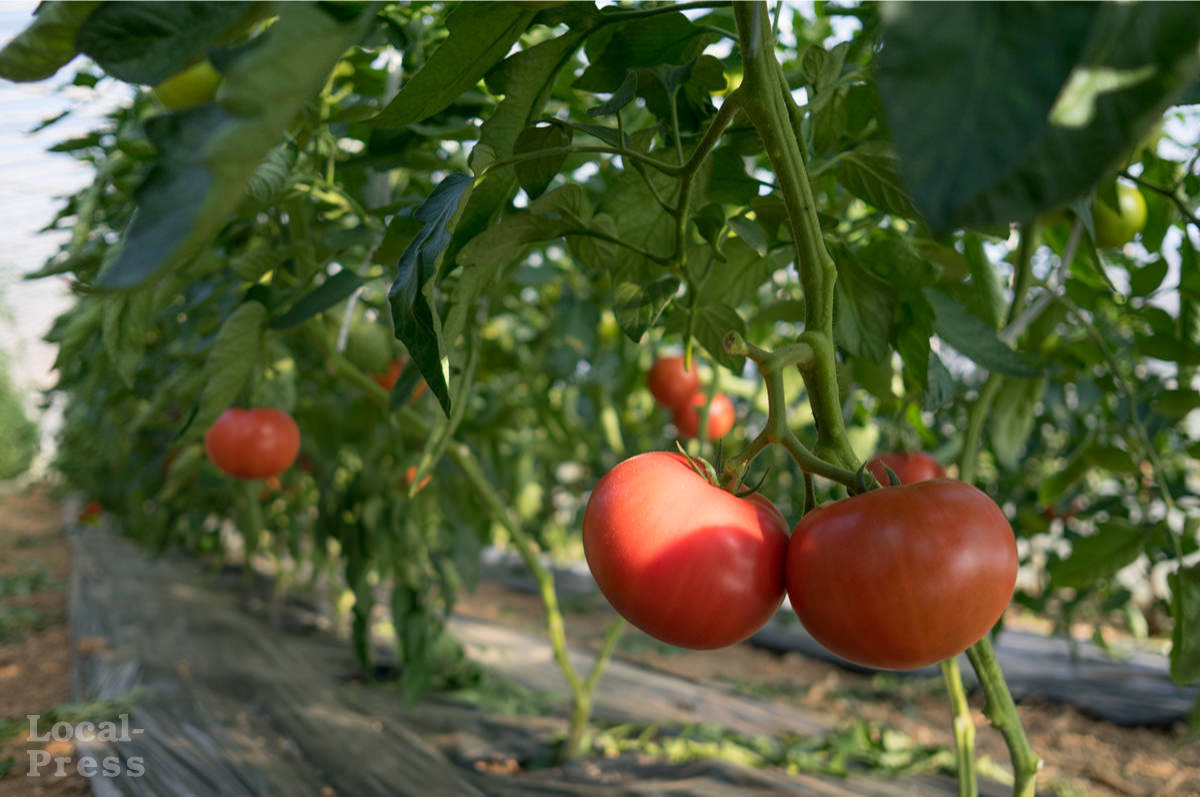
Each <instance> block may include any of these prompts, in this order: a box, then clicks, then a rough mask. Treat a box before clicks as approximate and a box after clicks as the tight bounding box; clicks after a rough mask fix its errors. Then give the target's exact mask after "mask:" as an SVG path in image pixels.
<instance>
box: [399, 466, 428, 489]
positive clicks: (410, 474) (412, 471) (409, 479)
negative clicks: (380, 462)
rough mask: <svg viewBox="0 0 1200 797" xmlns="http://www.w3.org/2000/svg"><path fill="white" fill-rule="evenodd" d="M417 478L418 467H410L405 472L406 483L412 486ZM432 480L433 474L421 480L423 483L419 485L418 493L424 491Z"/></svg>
mask: <svg viewBox="0 0 1200 797" xmlns="http://www.w3.org/2000/svg"><path fill="white" fill-rule="evenodd" d="M415 478H417V466H416V465H409V466H408V469H407V470H405V471H404V483H405V484H409V485H411V484H412V483H413V479H415ZM432 478H433V474H429V475H428V476H426V477H425V478H424V479H421V483H420V484H419V485H417V492H421V491H422V490H424V489H425V486H426V485H427V484H429V480H430V479H432Z"/></svg>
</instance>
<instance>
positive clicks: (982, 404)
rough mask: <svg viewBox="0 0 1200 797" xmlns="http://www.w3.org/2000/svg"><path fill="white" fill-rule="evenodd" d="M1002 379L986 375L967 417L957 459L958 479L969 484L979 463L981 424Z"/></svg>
mask: <svg viewBox="0 0 1200 797" xmlns="http://www.w3.org/2000/svg"><path fill="white" fill-rule="evenodd" d="M1003 381H1004V377H1002V376H1000V375H999V374H988V378H987V380H986V381H985V382H984V383H983V386H982V387H981V388H979V397H978V398H977V399H975V402H974V403H973V404H972V405H971V412H970V413H969V414H968V415H967V431H966V432H964V433H963V447H962V453H961V454H960V455H959V458H958V478H959V479H960V480H961V481H964V482H966V483H967V484H971V483H972V482H974V481H975V468H976V465H977V464H978V462H979V443H980V440H981V439H982V438H983V422H984V421H985V420H987V416H988V412H989V411H990V410H991V408H992V402H994V401H995V400H996V394H997V393H999V392H1000V385H1001V383H1002V382H1003Z"/></svg>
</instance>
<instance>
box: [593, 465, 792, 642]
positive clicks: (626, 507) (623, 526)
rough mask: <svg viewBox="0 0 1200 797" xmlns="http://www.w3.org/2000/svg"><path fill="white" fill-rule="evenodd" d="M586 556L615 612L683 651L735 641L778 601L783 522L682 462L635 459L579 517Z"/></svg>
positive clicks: (768, 508) (764, 505) (603, 483)
mask: <svg viewBox="0 0 1200 797" xmlns="http://www.w3.org/2000/svg"><path fill="white" fill-rule="evenodd" d="M583 550H584V553H585V554H586V556H587V561H588V567H589V568H591V571H592V575H593V576H594V577H595V579H596V583H597V584H598V585H599V586H600V591H601V592H603V593H604V597H606V598H608V601H609V603H611V604H612V606H613V608H614V609H616V610H617V611H618V612H619V613H620V614H621V615H622V616H623V617H625V619H626V620H628V621H629V622H631V623H633V624H634V625H635V626H637V627H638V628H640V629H642V630H643V631H645V632H646V633H647V634H649V635H650V636H652V637H654V638H656V639H660V640H662V641H663V642H667V643H670V644H672V645H678V646H679V647H684V648H693V649H696V650H708V649H711V648H719V647H724V646H726V645H732V644H734V643H735V642H740V641H742V640H743V639H745V638H746V637H748V636H750V635H751V634H753V633H754V632H755V631H757V630H758V629H759V628H761V627H762V626H763V624H764V623H766V622H767V620H769V619H770V618H771V615H773V614H774V613H775V610H776V609H778V608H779V605H780V603H782V602H783V588H784V581H783V574H784V561H785V558H786V555H787V523H786V522H785V521H784V519H783V515H782V514H780V512H779V510H778V509H776V508H775V507H774V505H772V504H771V502H770V501H768V500H767V499H765V498H763V497H762V496H754V497H752V498H738V497H737V496H735V495H733V494H732V493H728V492H726V491H725V490H722V489H721V488H720V487H716V486H714V485H712V484H709V483H708V481H707V480H706V479H704V477H702V476H700V475H699V474H698V473H696V471H695V470H693V469H692V466H691V464H690V463H689V462H688V461H687V459H686V458H684V457H682V456H680V455H679V454H675V453H668V452H664V451H654V452H650V453H648V454H639V455H638V456H635V457H632V458H630V459H627V460H625V461H624V462H622V463H620V464H619V465H617V466H616V467H615V468H613V469H612V470H610V471H609V472H608V473H606V474H605V475H604V478H602V479H601V480H600V482H599V484H597V485H596V489H595V490H593V491H592V496H591V498H590V499H589V500H588V505H587V510H586V511H585V512H584V516H583Z"/></svg>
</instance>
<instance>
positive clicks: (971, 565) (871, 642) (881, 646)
mask: <svg viewBox="0 0 1200 797" xmlns="http://www.w3.org/2000/svg"><path fill="white" fill-rule="evenodd" d="M1016 580H1017V546H1016V541H1015V540H1014V538H1013V532H1012V528H1011V527H1010V526H1009V525H1008V520H1007V519H1006V518H1005V517H1004V513H1003V512H1001V511H1000V507H998V506H996V504H995V502H993V501H992V499H991V498H988V496H986V495H985V494H983V493H982V492H980V491H979V490H977V489H975V488H974V487H972V486H971V485H969V484H964V483H963V482H958V481H953V480H950V479H935V480H932V481H923V482H919V483H917V484H911V485H906V486H901V487H884V488H882V489H879V490H871V491H870V492H867V493H863V494H862V495H857V496H854V497H853V498H846V499H843V500H841V501H836V502H834V503H831V504H825V505H824V506H820V507H817V508H816V509H814V510H813V511H811V512H809V513H808V514H807V515H805V516H804V519H803V520H801V521H800V523H799V524H797V526H796V529H795V531H793V532H792V539H791V543H790V544H789V546H788V562H787V589H788V597H789V598H790V599H791V602H792V608H793V609H795V611H796V615H797V616H798V617H799V618H800V622H802V623H803V624H804V627H805V628H806V629H808V632H809V633H810V634H812V635H813V637H815V638H816V640H817V641H818V642H820V643H821V644H822V645H824V646H825V647H827V648H829V650H831V651H833V652H834V653H836V654H838V655H839V656H842V657H843V658H845V659H848V660H850V661H852V662H855V663H857V664H862V665H865V666H867V667H878V668H881V669H889V670H907V669H913V668H916V667H923V666H925V665H927V664H933V663H934V662H937V661H941V660H942V659H945V658H949V657H950V656H954V655H957V654H958V653H961V652H962V651H964V650H966V649H967V648H968V647H969V646H970V645H972V644H974V643H975V642H977V641H978V640H979V639H980V638H981V637H982V636H983V635H984V634H986V633H987V632H988V630H989V629H991V627H992V626H993V625H995V624H996V621H997V620H999V619H1000V615H1001V614H1003V612H1004V608H1005V607H1006V606H1008V602H1009V599H1010V598H1011V597H1012V592H1013V587H1014V586H1015V585H1016Z"/></svg>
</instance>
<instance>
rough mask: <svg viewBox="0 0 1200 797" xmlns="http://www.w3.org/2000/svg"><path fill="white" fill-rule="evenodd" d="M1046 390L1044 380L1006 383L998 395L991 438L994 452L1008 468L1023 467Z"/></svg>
mask: <svg viewBox="0 0 1200 797" xmlns="http://www.w3.org/2000/svg"><path fill="white" fill-rule="evenodd" d="M1045 390H1046V381H1045V380H1044V379H1005V380H1004V385H1003V386H1002V387H1001V388H1000V392H999V393H997V394H996V400H995V403H994V404H993V405H992V412H991V415H989V416H988V434H989V436H990V438H991V441H992V451H993V452H994V453H995V454H996V459H997V460H998V461H999V462H1000V464H1001V465H1003V466H1004V467H1006V468H1010V469H1015V468H1016V467H1018V465H1019V464H1020V456H1021V452H1022V451H1023V450H1024V449H1025V441H1026V440H1028V439H1029V433H1030V432H1031V431H1032V430H1033V421H1034V418H1035V417H1036V415H1037V404H1038V402H1039V401H1041V399H1042V394H1043V393H1044V392H1045Z"/></svg>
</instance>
